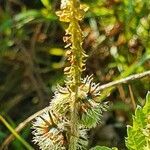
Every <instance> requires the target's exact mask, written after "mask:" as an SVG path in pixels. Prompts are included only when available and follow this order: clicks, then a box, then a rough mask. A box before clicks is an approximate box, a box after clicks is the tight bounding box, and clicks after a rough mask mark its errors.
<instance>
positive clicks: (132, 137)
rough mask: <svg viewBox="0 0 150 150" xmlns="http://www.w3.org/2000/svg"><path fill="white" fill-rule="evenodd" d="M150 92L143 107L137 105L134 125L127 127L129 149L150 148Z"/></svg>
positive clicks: (145, 149)
mask: <svg viewBox="0 0 150 150" xmlns="http://www.w3.org/2000/svg"><path fill="white" fill-rule="evenodd" d="M149 106H150V93H148V94H147V96H146V103H145V105H144V107H143V108H141V107H140V106H137V108H136V110H135V116H133V125H132V126H128V127H127V133H128V137H127V139H126V145H127V147H128V149H129V150H138V149H140V150H149V149H150V142H149V140H150V139H149V137H150V135H149V125H150V122H149V114H150V107H149Z"/></svg>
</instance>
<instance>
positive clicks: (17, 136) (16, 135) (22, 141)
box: [0, 115, 33, 150]
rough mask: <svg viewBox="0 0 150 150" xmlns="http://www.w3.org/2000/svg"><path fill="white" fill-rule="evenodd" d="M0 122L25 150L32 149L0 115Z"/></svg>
mask: <svg viewBox="0 0 150 150" xmlns="http://www.w3.org/2000/svg"><path fill="white" fill-rule="evenodd" d="M0 120H1V121H2V123H3V124H4V125H5V126H6V127H7V128H8V129H9V131H10V132H11V133H12V134H13V135H14V136H15V137H16V138H17V139H18V140H19V141H20V142H21V143H22V144H23V145H24V146H25V147H26V149H27V150H33V148H32V147H31V146H30V145H29V144H28V143H27V142H26V141H25V140H24V139H23V138H22V137H21V136H19V134H18V133H17V132H16V131H15V130H14V129H13V128H12V127H11V126H10V125H9V124H8V122H7V121H6V120H5V119H4V118H3V117H2V116H1V115H0Z"/></svg>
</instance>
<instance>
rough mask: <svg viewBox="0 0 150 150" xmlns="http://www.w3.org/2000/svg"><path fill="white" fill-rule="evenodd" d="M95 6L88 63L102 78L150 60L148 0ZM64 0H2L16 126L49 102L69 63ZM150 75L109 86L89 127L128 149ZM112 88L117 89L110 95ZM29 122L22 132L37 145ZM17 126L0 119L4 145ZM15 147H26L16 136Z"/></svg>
mask: <svg viewBox="0 0 150 150" xmlns="http://www.w3.org/2000/svg"><path fill="white" fill-rule="evenodd" d="M82 2H83V3H85V4H86V5H88V6H89V11H88V12H87V13H86V16H85V19H84V20H83V22H81V28H82V30H83V34H84V36H85V40H84V44H83V47H84V49H85V51H86V53H87V54H88V55H89V57H88V59H87V64H86V67H87V70H86V71H85V72H84V73H83V74H84V75H87V74H94V76H95V81H96V82H100V83H101V84H104V83H108V82H110V81H113V80H116V79H119V78H123V77H126V76H128V75H130V74H134V73H138V72H143V71H146V70H149V68H150V40H149V38H150V1H149V0H82ZM59 6H60V0H30V1H29V0H0V114H1V115H2V116H3V117H4V118H5V119H6V120H7V122H8V123H9V124H10V125H11V126H12V127H13V128H15V127H16V126H17V125H18V124H19V123H21V122H22V121H23V120H25V119H26V118H28V117H29V116H30V115H32V114H33V113H35V112H37V111H38V110H40V109H42V108H44V107H45V106H47V105H48V104H49V102H50V99H51V98H52V96H53V92H54V90H55V87H56V86H57V84H58V83H59V84H61V85H63V83H64V79H65V77H64V75H63V68H64V67H65V66H66V64H67V62H66V61H65V49H64V46H65V44H64V42H63V40H62V39H63V36H64V34H65V28H66V27H67V24H64V23H61V22H60V21H59V20H58V17H57V16H56V14H55V12H56V11H57V10H59ZM148 90H150V80H149V78H148V77H145V78H143V79H140V80H135V81H132V82H130V83H129V84H123V85H119V86H117V87H116V88H115V89H113V90H110V89H108V90H105V91H103V92H102V96H103V99H104V100H105V101H109V102H110V109H109V111H108V112H106V113H104V117H103V120H102V124H100V125H98V126H97V127H96V128H95V129H92V131H90V132H89V147H91V146H94V145H96V144H99V145H107V146H110V147H111V146H117V147H118V148H119V149H120V150H125V149H126V148H125V145H124V139H125V136H126V125H127V124H130V123H131V115H132V113H133V112H134V108H135V106H134V103H133V102H135V103H136V104H139V105H143V104H144V100H143V99H144V98H145V95H146V93H147V91H148ZM108 93H110V95H109V96H108ZM30 126H31V125H30V124H29V125H28V126H27V127H26V128H24V129H23V130H22V131H21V133H20V135H21V137H23V138H24V139H25V140H26V141H27V142H28V143H29V144H30V145H31V146H32V147H34V149H37V150H38V147H37V146H36V145H34V144H33V143H32V142H31V139H32V135H31V129H30ZM9 134H10V132H9V130H8V129H7V128H6V127H5V125H4V124H3V123H2V122H0V145H1V144H2V143H3V141H4V140H5V138H6V137H7V136H8V135H9ZM6 149H8V150H25V149H26V148H25V147H24V145H23V144H21V143H20V141H18V140H17V139H16V140H14V141H13V142H11V143H10V145H6Z"/></svg>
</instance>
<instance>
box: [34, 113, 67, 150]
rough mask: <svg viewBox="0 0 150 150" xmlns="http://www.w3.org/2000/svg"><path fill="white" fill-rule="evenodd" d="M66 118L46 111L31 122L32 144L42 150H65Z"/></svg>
mask: <svg viewBox="0 0 150 150" xmlns="http://www.w3.org/2000/svg"><path fill="white" fill-rule="evenodd" d="M67 125H68V121H67V119H66V118H64V117H62V116H60V115H58V114H55V113H54V112H52V111H46V112H45V113H43V114H42V115H41V116H38V117H37V118H36V119H35V122H33V127H32V128H33V129H34V131H33V132H32V133H33V134H34V138H33V142H34V143H37V144H38V145H39V147H40V149H42V150H50V149H52V150H66V143H67V141H66V140H67V139H66V127H67Z"/></svg>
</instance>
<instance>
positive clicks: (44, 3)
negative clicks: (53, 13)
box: [41, 0, 51, 10]
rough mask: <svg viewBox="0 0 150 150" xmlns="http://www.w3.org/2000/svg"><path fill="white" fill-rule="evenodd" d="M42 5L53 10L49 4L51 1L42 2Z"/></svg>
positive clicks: (44, 0) (43, 0)
mask: <svg viewBox="0 0 150 150" xmlns="http://www.w3.org/2000/svg"><path fill="white" fill-rule="evenodd" d="M41 2H42V4H43V5H44V6H45V7H46V8H47V9H49V10H50V9H51V4H50V2H49V0H41Z"/></svg>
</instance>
